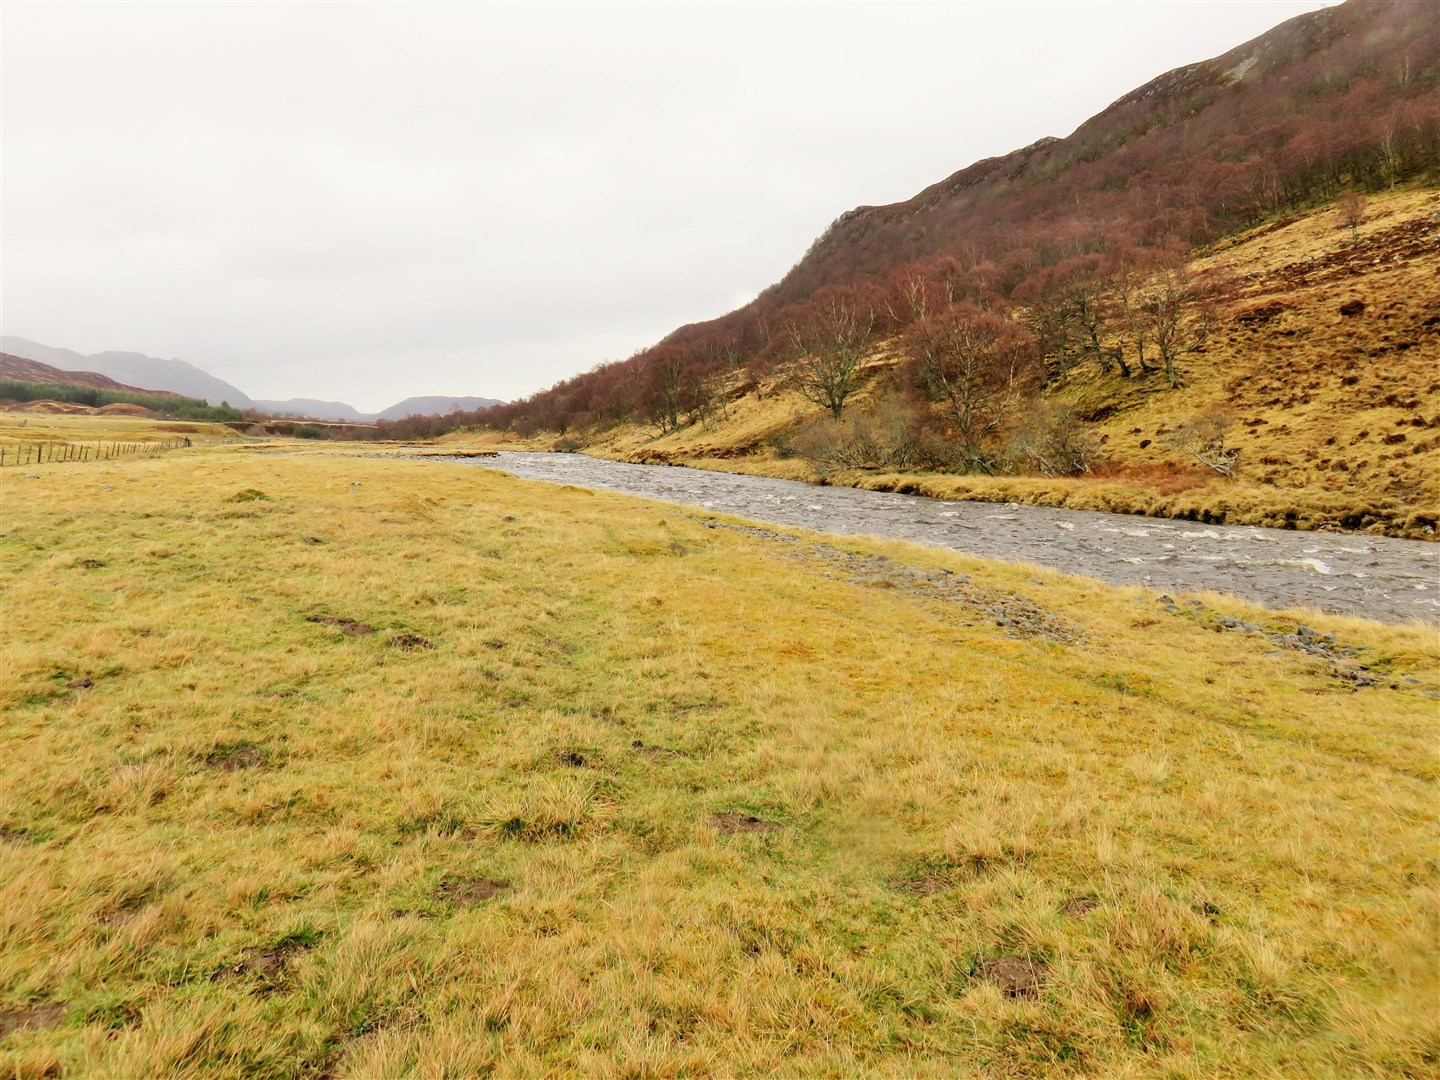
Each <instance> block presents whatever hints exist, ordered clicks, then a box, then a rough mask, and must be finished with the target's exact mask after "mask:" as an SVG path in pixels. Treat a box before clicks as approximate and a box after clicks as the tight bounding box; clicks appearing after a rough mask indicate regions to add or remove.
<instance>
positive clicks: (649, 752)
mask: <svg viewBox="0 0 1440 1080" xmlns="http://www.w3.org/2000/svg"><path fill="white" fill-rule="evenodd" d="M630 749H632V750H634V751H635V752H636V753H640V754H644V755H645V756H646V757H648V758H668V757H680V756H681V754H680V751H679V750H671V749H670V748H669V747H668V746H652V745H650V744H649V743H646V742H642V741H641V740H640V739H636V740H635V741H634V742H632V743H631V744H630Z"/></svg>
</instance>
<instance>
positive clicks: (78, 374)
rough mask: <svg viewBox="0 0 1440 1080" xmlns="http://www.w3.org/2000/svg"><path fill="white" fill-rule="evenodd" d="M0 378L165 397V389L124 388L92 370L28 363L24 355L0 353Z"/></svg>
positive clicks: (35, 362) (29, 360)
mask: <svg viewBox="0 0 1440 1080" xmlns="http://www.w3.org/2000/svg"><path fill="white" fill-rule="evenodd" d="M0 379H15V380H16V381H18V382H30V383H46V384H54V385H58V386H80V387H84V388H85V389H87V390H117V391H121V392H126V393H135V394H165V393H168V391H165V390H146V389H144V388H142V387H139V386H126V385H125V384H124V383H119V382H116V381H115V380H114V379H111V378H108V377H106V376H104V375H101V374H99V373H98V372H95V371H66V370H65V369H63V368H57V367H54V366H52V365H50V364H44V363H41V362H40V361H39V360H31V359H28V358H27V357H24V356H11V355H10V354H9V353H6V352H0Z"/></svg>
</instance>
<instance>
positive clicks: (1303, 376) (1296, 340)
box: [450, 190, 1440, 539]
mask: <svg viewBox="0 0 1440 1080" xmlns="http://www.w3.org/2000/svg"><path fill="white" fill-rule="evenodd" d="M1192 269H1193V270H1194V271H1195V272H1196V273H1197V274H1206V273H1223V274H1224V275H1225V276H1226V277H1227V279H1229V280H1231V281H1234V282H1237V283H1238V284H1237V285H1235V286H1234V290H1233V295H1232V297H1231V299H1230V300H1229V301H1228V304H1227V307H1226V311H1225V314H1224V317H1223V318H1222V319H1221V320H1220V321H1219V323H1218V324H1217V326H1216V329H1215V331H1214V332H1213V333H1212V335H1211V337H1210V339H1209V340H1208V341H1207V343H1206V344H1205V346H1204V349H1203V351H1202V352H1196V353H1194V354H1192V355H1190V356H1187V357H1185V358H1183V359H1182V360H1181V361H1180V365H1181V368H1182V371H1183V374H1184V383H1183V385H1182V386H1181V387H1180V388H1179V389H1171V388H1170V387H1169V386H1168V384H1167V383H1166V382H1165V381H1164V379H1163V378H1161V377H1160V376H1159V375H1158V374H1154V375H1151V376H1149V377H1147V378H1131V379H1125V378H1122V377H1120V376H1119V374H1118V373H1116V372H1113V371H1112V372H1110V373H1108V374H1107V373H1104V372H1101V371H1099V370H1098V369H1096V368H1093V367H1080V368H1077V369H1075V370H1074V371H1073V372H1072V373H1071V374H1070V376H1069V377H1067V378H1065V379H1063V380H1060V381H1058V382H1057V383H1056V384H1055V385H1054V386H1052V387H1051V388H1050V389H1048V390H1047V391H1046V394H1045V395H1044V400H1045V401H1046V402H1048V403H1050V404H1051V405H1058V406H1068V407H1071V408H1074V409H1075V410H1076V411H1077V413H1078V414H1079V415H1080V416H1082V417H1086V418H1088V420H1087V421H1086V424H1085V427H1086V429H1087V431H1088V433H1089V435H1090V437H1091V438H1092V439H1093V440H1094V444H1095V447H1096V453H1097V457H1098V459H1099V460H1098V464H1097V465H1096V467H1095V470H1094V471H1093V472H1092V473H1091V474H1090V475H1085V476H1079V477H1059V476H1057V477H1033V476H962V475H947V474H943V473H937V472H935V471H933V470H925V469H908V470H896V469H887V468H884V467H870V468H863V469H845V468H843V467H832V466H828V465H826V464H825V463H824V462H820V461H816V460H813V459H811V460H807V457H806V455H805V453H804V433H806V432H807V431H809V430H811V429H812V428H813V427H814V425H815V423H816V421H817V418H818V417H817V409H816V407H815V406H814V405H813V404H812V403H810V402H808V401H806V400H805V399H804V398H803V397H802V396H801V395H800V394H799V393H797V392H796V391H795V390H794V389H792V388H789V387H787V386H786V381H785V377H784V374H783V372H782V373H780V374H779V375H778V376H777V377H775V378H772V379H770V380H766V381H765V382H764V383H762V384H761V385H760V386H759V387H758V388H755V387H751V388H748V389H747V388H746V387H745V380H744V378H743V377H737V379H736V381H735V383H734V385H733V387H732V388H731V390H730V392H729V393H730V396H729V398H728V400H727V401H726V403H725V405H724V406H723V409H717V410H716V412H715V414H714V416H713V418H712V419H711V420H710V421H709V422H708V423H694V424H689V425H686V426H684V427H681V428H680V429H678V430H675V431H672V432H668V433H666V434H664V435H658V434H657V430H656V428H655V426H654V425H653V424H648V423H639V424H636V423H627V424H621V425H618V426H616V427H613V428H610V429H607V430H605V431H602V432H596V433H593V434H591V435H583V434H581V433H571V434H569V435H567V436H566V437H565V438H566V439H567V440H568V442H567V445H570V446H572V447H573V446H575V445H578V444H580V443H581V442H582V441H583V443H584V446H585V450H586V452H587V453H592V454H597V455H599V456H603V457H616V458H621V459H624V460H630V461H640V462H652V463H664V464H687V465H696V466H700V467H703V468H719V469H729V470H734V471H742V472H756V473H760V474H765V475H777V476H786V477H790V478H793V479H807V480H818V479H821V478H822V476H823V477H824V478H825V479H826V480H827V482H830V483H846V484H852V485H857V486H862V487H870V488H877V489H889V490H902V491H912V492H917V493H922V494H927V495H936V496H940V497H945V498H962V499H964V498H976V499H991V500H999V501H1017V502H1029V503H1039V504H1045V505H1051V506H1068V507H1071V508H1074V509H1093V510H1111V511H1118V512H1123V513H1146V514H1155V515H1159V516H1178V517H1189V518H1193V519H1196V520H1202V521H1226V522H1230V523H1232V524H1234V523H1244V524H1256V525H1271V526H1279V527H1299V528H1312V529H1314V528H1327V527H1330V528H1346V529H1371V530H1373V531H1376V532H1384V533H1388V534H1390V535H1396V536H1407V537H1412V538H1416V539H1429V538H1433V537H1434V536H1435V526H1436V522H1437V509H1440V411H1437V409H1436V401H1437V398H1436V395H1437V393H1440V375H1437V372H1440V333H1437V331H1436V312H1437V310H1440V192H1436V191H1433V190H1420V191H1411V192H1397V193H1395V194H1393V195H1385V196H1378V197H1375V198H1373V199H1371V200H1370V204H1369V206H1368V208H1367V211H1366V220H1365V221H1364V222H1363V223H1362V224H1361V225H1359V226H1358V229H1357V237H1356V239H1354V240H1352V238H1351V235H1350V231H1349V230H1348V229H1347V228H1345V227H1343V226H1341V225H1340V224H1339V223H1338V222H1337V218H1336V212H1335V210H1334V209H1333V208H1322V209H1319V210H1315V211H1311V212H1309V213H1304V214H1298V215H1294V216H1292V217H1290V218H1287V219H1281V220H1277V221H1275V222H1272V223H1271V224H1269V225H1267V226H1264V227H1262V228H1259V229H1255V230H1252V231H1251V232H1248V233H1245V234H1242V235H1239V236H1237V237H1234V238H1233V239H1230V240H1226V241H1225V242H1223V243H1220V244H1217V245H1215V246H1213V247H1212V248H1210V249H1208V250H1207V251H1205V252H1204V253H1202V254H1201V255H1200V257H1199V258H1197V259H1196V260H1195V261H1194V263H1193V264H1192ZM900 367H901V361H900V360H899V358H898V357H897V356H896V355H895V353H894V351H893V350H887V349H885V348H883V347H882V348H881V349H880V350H879V351H878V352H877V353H876V354H875V355H874V356H873V357H872V359H871V360H870V361H869V363H868V364H867V366H866V368H865V369H864V372H863V379H862V384H861V385H862V389H861V390H860V391H859V392H858V394H857V397H856V400H855V405H854V407H853V409H852V413H854V414H858V415H864V413H865V411H866V409H867V408H868V407H869V406H871V405H873V403H874V402H875V400H876V399H877V397H883V396H884V394H885V393H886V391H887V389H888V387H889V386H890V385H891V383H892V381H893V379H894V378H895V377H896V375H897V372H898V370H899V368H900ZM1217 407H1218V408H1220V409H1221V410H1222V414H1228V419H1229V431H1228V432H1227V437H1228V440H1229V442H1230V445H1232V446H1234V447H1236V448H1238V449H1239V450H1240V451H1241V453H1240V457H1239V467H1238V469H1237V471H1236V475H1235V477H1234V478H1231V479H1226V478H1224V477H1221V476H1219V475H1217V474H1215V473H1214V472H1212V471H1210V470H1207V469H1206V468H1204V467H1203V466H1201V465H1199V464H1198V463H1197V462H1195V461H1194V459H1192V458H1190V457H1189V456H1188V455H1187V454H1185V453H1184V452H1182V451H1181V450H1179V449H1178V448H1176V447H1175V446H1173V445H1171V444H1170V442H1169V436H1171V435H1172V434H1173V432H1174V431H1175V430H1176V429H1177V428H1179V427H1181V426H1182V425H1183V424H1185V423H1186V422H1187V421H1191V420H1193V419H1194V418H1196V417H1198V416H1203V415H1205V414H1207V413H1210V412H1211V411H1213V410H1215V409H1217ZM509 438H511V439H512V440H513V442H514V444H515V445H520V444H522V443H524V444H527V445H537V446H544V445H549V444H550V443H551V442H553V440H554V437H553V436H549V435H546V436H540V437H537V438H532V439H530V440H528V441H527V440H518V439H515V437H514V436H509ZM494 439H495V437H494V436H490V437H488V440H487V437H485V436H477V435H474V434H461V435H455V436H451V437H450V441H452V442H456V443H474V442H477V441H478V442H485V441H492V442H493V441H494Z"/></svg>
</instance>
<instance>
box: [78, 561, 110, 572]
mask: <svg viewBox="0 0 1440 1080" xmlns="http://www.w3.org/2000/svg"><path fill="white" fill-rule="evenodd" d="M104 565H105V563H104V562H102V561H101V560H100V559H81V560H80V568H81V569H82V570H99V569H100V568H101V567H103V566H104Z"/></svg>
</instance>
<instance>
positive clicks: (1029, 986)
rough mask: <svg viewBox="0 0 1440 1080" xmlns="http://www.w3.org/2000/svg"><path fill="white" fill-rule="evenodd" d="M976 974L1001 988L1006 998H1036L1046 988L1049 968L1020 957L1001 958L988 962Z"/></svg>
mask: <svg viewBox="0 0 1440 1080" xmlns="http://www.w3.org/2000/svg"><path fill="white" fill-rule="evenodd" d="M975 973H976V974H977V975H979V976H980V978H982V979H988V980H990V981H991V982H993V983H995V984H996V985H997V986H999V987H1000V992H1001V993H1003V994H1004V995H1005V996H1006V997H1034V996H1035V995H1036V994H1038V993H1039V992H1040V990H1041V988H1042V987H1044V985H1045V979H1046V975H1047V974H1048V973H1049V968H1048V967H1046V966H1045V965H1044V964H1040V963H1036V962H1035V961H1034V960H1026V959H1025V958H1024V957H1020V956H1000V957H996V958H995V959H994V960H986V961H985V962H984V963H983V964H981V965H980V966H979V967H978V968H977V969H976V971H975Z"/></svg>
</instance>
